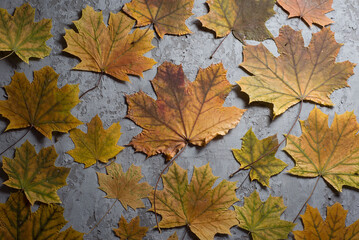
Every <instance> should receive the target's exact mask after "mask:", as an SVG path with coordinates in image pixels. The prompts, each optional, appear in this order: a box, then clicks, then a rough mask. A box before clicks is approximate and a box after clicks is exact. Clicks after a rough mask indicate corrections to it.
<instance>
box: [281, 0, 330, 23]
mask: <svg viewBox="0 0 359 240" xmlns="http://www.w3.org/2000/svg"><path fill="white" fill-rule="evenodd" d="M277 2H278V4H279V5H280V6H282V7H283V8H284V9H285V10H286V11H288V12H289V16H288V18H292V17H300V18H301V19H303V20H304V21H305V22H306V23H307V24H308V25H309V26H311V25H312V24H313V23H315V24H318V25H320V26H323V27H324V26H326V25H329V24H331V23H333V21H332V20H331V19H330V18H328V17H326V16H325V14H326V13H328V12H330V11H333V10H334V9H333V8H332V4H333V0H278V1H277Z"/></svg>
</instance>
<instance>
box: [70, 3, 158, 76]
mask: <svg viewBox="0 0 359 240" xmlns="http://www.w3.org/2000/svg"><path fill="white" fill-rule="evenodd" d="M134 23H135V21H133V20H132V19H130V18H129V17H127V16H126V15H125V14H124V13H121V12H119V13H117V14H113V13H111V14H110V19H109V26H108V27H106V26H105V24H104V22H103V17H102V12H95V11H94V10H93V8H91V7H89V6H87V7H86V8H85V9H83V11H82V17H81V19H80V20H78V21H75V22H74V24H75V26H76V28H77V30H78V33H76V32H75V31H74V30H72V29H71V30H66V35H65V37H64V38H65V40H66V43H67V48H65V49H64V51H65V52H68V53H70V54H72V55H75V56H77V57H79V58H80V59H81V60H82V61H81V62H80V63H79V64H78V65H77V66H76V67H74V69H76V70H84V71H93V72H101V73H107V74H109V75H111V76H113V77H115V78H117V79H119V80H124V81H129V78H128V76H127V74H132V75H138V76H142V72H143V71H145V70H148V69H150V68H152V66H153V65H154V64H155V63H156V62H155V61H154V60H153V59H151V58H147V57H144V56H142V55H143V54H144V53H146V52H148V51H150V50H151V49H152V48H153V46H152V45H151V40H152V38H153V31H152V30H150V31H147V32H146V30H140V29H136V30H135V31H134V32H133V33H132V34H129V33H130V31H131V29H132V26H133V25H134Z"/></svg>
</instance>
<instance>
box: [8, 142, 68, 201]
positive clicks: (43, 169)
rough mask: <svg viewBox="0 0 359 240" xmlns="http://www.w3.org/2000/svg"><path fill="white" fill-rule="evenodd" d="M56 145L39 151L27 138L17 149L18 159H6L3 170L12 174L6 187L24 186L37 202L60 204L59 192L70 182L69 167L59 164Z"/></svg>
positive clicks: (28, 195) (31, 199)
mask: <svg viewBox="0 0 359 240" xmlns="http://www.w3.org/2000/svg"><path fill="white" fill-rule="evenodd" d="M57 156H58V155H57V153H56V151H55V148H54V147H53V146H52V147H47V148H43V149H41V150H40V152H39V154H37V153H36V151H35V148H34V146H33V145H31V144H30V143H29V142H28V141H26V142H25V143H24V144H23V145H22V146H21V147H20V148H16V151H15V158H14V159H10V158H7V157H4V158H3V169H4V171H5V172H6V174H7V175H8V176H9V180H7V181H5V182H4V184H5V185H6V186H9V187H12V188H16V189H21V190H23V191H24V193H25V195H26V197H27V199H28V200H29V202H30V203H31V205H33V204H34V203H35V201H40V202H43V203H60V202H61V201H60V198H59V196H58V195H57V194H56V191H57V190H58V189H59V188H61V187H62V186H65V185H66V178H67V175H69V173H70V169H69V168H65V167H55V165H54V163H55V160H56V158H57Z"/></svg>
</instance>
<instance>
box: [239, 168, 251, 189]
mask: <svg viewBox="0 0 359 240" xmlns="http://www.w3.org/2000/svg"><path fill="white" fill-rule="evenodd" d="M249 174H250V171H248V174H247V176H246V177H245V178H244V179H243V181H242V183H241V185H239V187H237V189H236V190H238V189H240V188H241V187H242V185H243V183H244V182H245V181H246V180H247V178H249Z"/></svg>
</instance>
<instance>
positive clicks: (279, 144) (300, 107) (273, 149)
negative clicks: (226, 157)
mask: <svg viewBox="0 0 359 240" xmlns="http://www.w3.org/2000/svg"><path fill="white" fill-rule="evenodd" d="M302 109H303V100H301V101H300V106H299V111H298V115H297V117H296V118H295V121H294V122H293V124H292V126H291V128H290V129H289V131H288V133H287V134H286V135H285V137H284V139H283V140H282V141H281V142H280V143H278V144H277V146H275V147H273V148H272V149H270V150H269V151H268V152H266V153H264V154H262V155H261V156H260V157H259V158H257V160H255V161H253V162H251V163H250V164H247V165H246V166H244V167H240V168H239V169H238V170H237V171H235V172H234V173H232V174H231V175H229V178H232V177H233V176H234V175H236V174H237V173H239V172H240V171H242V170H243V169H246V168H248V167H250V166H252V165H253V164H255V163H256V162H258V161H259V160H261V159H263V158H264V157H266V156H268V155H269V154H271V153H272V152H273V151H275V150H277V149H278V148H279V147H280V146H281V145H282V143H283V142H284V141H286V140H287V138H288V135H289V134H290V133H291V132H292V130H293V128H294V126H295V124H296V123H297V121H298V120H299V116H300V114H301V112H302Z"/></svg>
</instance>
